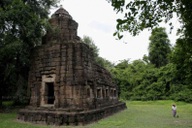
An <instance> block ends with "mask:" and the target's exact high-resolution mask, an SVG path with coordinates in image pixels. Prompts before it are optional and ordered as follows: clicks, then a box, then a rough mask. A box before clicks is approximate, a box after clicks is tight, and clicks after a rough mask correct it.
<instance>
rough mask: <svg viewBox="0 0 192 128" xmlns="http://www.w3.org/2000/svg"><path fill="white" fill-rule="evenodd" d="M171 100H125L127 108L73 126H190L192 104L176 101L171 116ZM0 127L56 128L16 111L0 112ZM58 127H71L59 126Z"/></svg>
mask: <svg viewBox="0 0 192 128" xmlns="http://www.w3.org/2000/svg"><path fill="white" fill-rule="evenodd" d="M173 103H175V102H173V101H147V102H142V101H127V102H126V104H127V107H128V109H127V110H124V111H122V112H120V113H117V114H115V115H113V116H110V117H108V118H105V119H102V120H100V121H98V122H95V123H93V124H89V125H86V126H76V127H75V128H192V104H187V103H183V102H176V103H175V104H176V105H177V110H178V115H179V118H173V117H172V113H171V105H172V104H173ZM0 128H57V127H56V126H45V125H37V124H30V123H21V122H18V121H17V120H16V112H12V113H0ZM59 128H73V127H66V126H61V127H59Z"/></svg>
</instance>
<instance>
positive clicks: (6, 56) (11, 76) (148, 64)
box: [0, 0, 192, 107]
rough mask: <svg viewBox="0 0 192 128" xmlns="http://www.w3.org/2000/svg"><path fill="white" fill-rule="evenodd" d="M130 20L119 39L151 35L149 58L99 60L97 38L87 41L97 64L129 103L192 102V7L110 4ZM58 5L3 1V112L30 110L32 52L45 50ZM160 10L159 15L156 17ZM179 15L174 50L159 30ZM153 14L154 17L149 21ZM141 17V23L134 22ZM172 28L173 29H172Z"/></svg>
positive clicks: (164, 2) (159, 0) (51, 0)
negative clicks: (18, 107)
mask: <svg viewBox="0 0 192 128" xmlns="http://www.w3.org/2000/svg"><path fill="white" fill-rule="evenodd" d="M108 1H109V4H111V6H113V7H114V10H115V11H117V12H118V13H122V14H124V17H123V18H121V19H117V31H116V32H115V33H114V36H116V37H118V38H119V39H121V38H122V37H123V35H122V32H123V31H128V32H130V33H131V34H132V35H137V34H138V33H139V32H140V31H142V30H144V29H146V28H147V29H151V30H152V33H151V36H150V38H149V41H150V42H149V48H148V49H149V55H144V56H143V59H140V60H134V61H132V62H130V61H129V60H122V61H121V62H119V63H117V64H113V63H111V62H110V61H108V60H106V59H104V58H102V57H99V56H98V52H99V49H98V48H97V46H95V45H94V41H93V40H92V39H91V37H88V36H85V37H84V38H83V39H82V41H83V42H85V43H88V44H89V45H90V47H92V48H93V50H94V53H95V60H96V62H97V63H99V64H100V65H102V66H104V67H105V68H106V69H108V71H109V72H111V74H112V76H113V77H114V80H115V82H116V83H117V85H118V87H119V96H120V98H122V99H125V100H168V99H172V100H177V101H185V102H192V84H191V83H192V67H191V63H192V45H191V44H192V41H191V37H192V35H191V34H192V32H191V31H192V29H191V28H192V19H191V18H190V17H191V15H192V13H191V12H192V2H191V1H187V0H179V1H174V0H155V1H151V0H145V1H143V0H135V1H131V2H128V3H126V2H125V0H120V1H119V0H112V1H111V0H108ZM57 3H58V0H41V1H39V0H33V1H30V0H2V1H1V2H0V71H1V72H0V83H1V84H0V86H1V87H0V94H1V95H0V107H2V102H3V101H7V100H13V101H14V104H27V103H28V101H29V98H28V94H27V78H28V72H29V67H30V55H31V53H32V50H33V49H34V48H35V47H37V46H39V45H41V37H42V36H43V35H44V34H45V32H46V29H47V28H49V24H48V22H47V21H48V18H49V17H48V16H49V9H50V7H52V6H56V5H57ZM154 10H155V11H154ZM173 13H176V14H177V16H178V18H179V19H180V22H181V23H182V27H181V28H180V29H179V30H178V33H179V34H180V37H179V38H178V39H177V41H176V45H175V46H174V47H171V46H170V43H169V39H168V36H167V33H166V31H165V28H161V27H157V25H158V23H160V22H167V21H169V20H170V19H171V18H172V15H173ZM149 14H150V15H149ZM134 17H137V18H134ZM171 27H172V24H171V23H170V29H171Z"/></svg>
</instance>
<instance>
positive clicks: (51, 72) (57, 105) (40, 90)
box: [18, 7, 126, 125]
mask: <svg viewBox="0 0 192 128" xmlns="http://www.w3.org/2000/svg"><path fill="white" fill-rule="evenodd" d="M49 22H50V24H51V29H50V30H48V32H47V34H46V35H45V36H44V37H43V41H42V46H39V47H37V48H36V49H35V50H34V53H33V56H32V58H31V67H30V72H29V83H28V86H29V89H30V104H29V105H28V106H27V107H25V108H24V109H21V110H20V111H19V113H18V119H19V120H22V121H27V122H33V123H41V124H54V125H84V124H87V123H90V122H93V121H97V120H99V119H101V118H104V117H107V116H109V115H111V114H113V113H116V112H118V111H120V110H123V109H125V108H126V105H125V103H123V102H120V101H118V95H117V94H118V89H117V85H116V84H115V83H114V82H113V80H112V77H111V75H110V73H109V72H108V71H107V70H105V69H104V68H103V67H100V66H99V65H97V64H96V63H95V61H94V58H93V51H92V49H91V48H90V47H89V46H88V45H86V44H84V43H83V42H82V41H81V40H80V38H79V37H78V36H77V27H78V24H77V22H75V21H74V20H73V19H72V17H71V16H70V15H69V13H68V12H67V11H66V10H65V9H64V8H62V7H61V8H60V9H58V10H57V11H56V12H55V13H54V14H53V15H52V17H51V19H50V20H49Z"/></svg>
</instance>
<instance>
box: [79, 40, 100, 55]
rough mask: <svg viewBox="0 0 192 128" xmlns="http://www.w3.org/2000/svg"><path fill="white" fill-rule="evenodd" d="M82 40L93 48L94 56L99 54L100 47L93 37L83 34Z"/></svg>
mask: <svg viewBox="0 0 192 128" xmlns="http://www.w3.org/2000/svg"><path fill="white" fill-rule="evenodd" d="M82 41H83V42H84V43H85V44H87V45H88V46H89V47H90V48H92V49H93V55H94V58H96V57H98V56H99V48H98V47H97V46H96V45H95V43H94V41H93V39H91V37H89V36H83V39H82Z"/></svg>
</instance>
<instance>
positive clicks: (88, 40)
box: [82, 36, 114, 70]
mask: <svg viewBox="0 0 192 128" xmlns="http://www.w3.org/2000/svg"><path fill="white" fill-rule="evenodd" d="M82 41H83V42H84V43H85V44H87V45H88V46H89V47H90V48H91V49H92V50H93V57H94V60H95V61H96V63H97V64H98V65H100V66H102V67H104V68H106V69H107V70H111V68H112V67H113V66H114V64H112V63H111V62H110V61H108V60H107V59H104V58H102V57H100V56H99V48H98V47H97V46H96V45H95V43H94V41H93V40H92V39H91V37H89V36H84V37H83V39H82Z"/></svg>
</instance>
